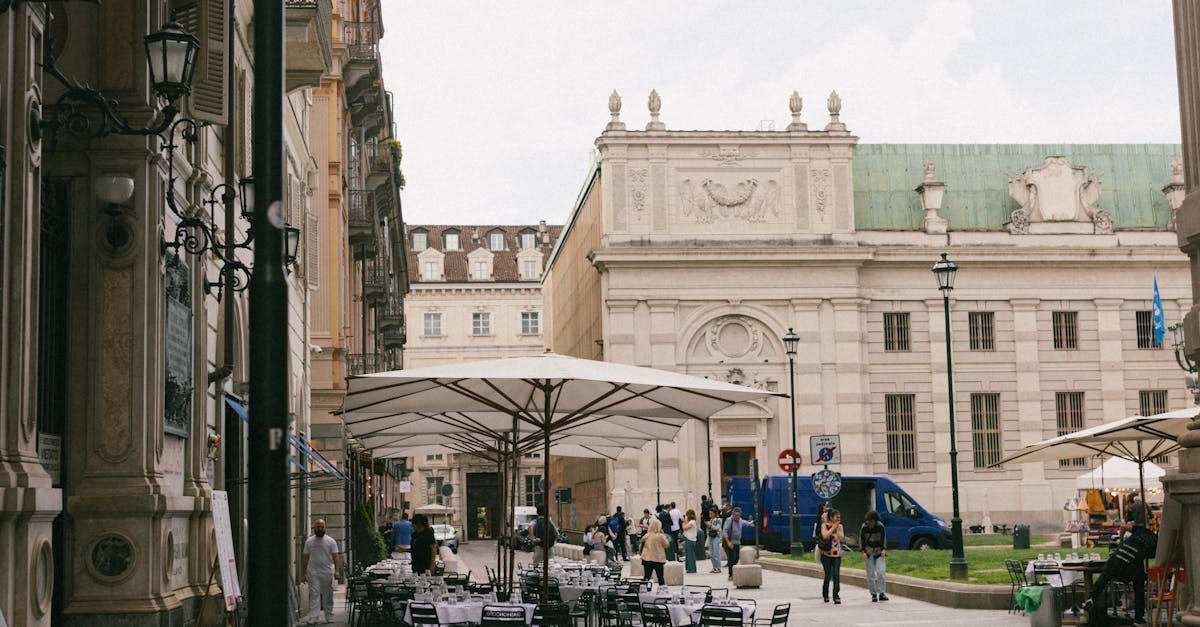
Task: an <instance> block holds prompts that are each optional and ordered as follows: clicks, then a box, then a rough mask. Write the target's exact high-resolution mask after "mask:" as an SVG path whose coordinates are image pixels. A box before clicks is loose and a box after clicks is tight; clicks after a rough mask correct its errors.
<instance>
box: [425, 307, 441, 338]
mask: <svg viewBox="0 0 1200 627" xmlns="http://www.w3.org/2000/svg"><path fill="white" fill-rule="evenodd" d="M421 335H425V336H428V337H441V336H442V314H441V313H439V312H428V311H427V312H425V314H424V315H423V316H422V327H421Z"/></svg>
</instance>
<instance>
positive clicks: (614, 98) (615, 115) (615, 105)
mask: <svg viewBox="0 0 1200 627" xmlns="http://www.w3.org/2000/svg"><path fill="white" fill-rule="evenodd" d="M608 113H609V115H611V116H612V119H611V120H609V121H608V126H607V127H605V128H606V130H610V131H623V130H625V123H624V122H622V121H621V94H618V93H617V90H615V89H614V90H613V93H612V94H611V95H609V97H608Z"/></svg>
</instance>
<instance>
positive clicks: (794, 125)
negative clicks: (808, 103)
mask: <svg viewBox="0 0 1200 627" xmlns="http://www.w3.org/2000/svg"><path fill="white" fill-rule="evenodd" d="M788 109H791V111H792V122H791V124H788V126H787V130H789V131H807V130H808V125H807V124H805V123H804V122H801V121H800V111H802V110H803V109H804V99H803V98H801V97H800V92H798V91H793V92H792V97H791V98H788Z"/></svg>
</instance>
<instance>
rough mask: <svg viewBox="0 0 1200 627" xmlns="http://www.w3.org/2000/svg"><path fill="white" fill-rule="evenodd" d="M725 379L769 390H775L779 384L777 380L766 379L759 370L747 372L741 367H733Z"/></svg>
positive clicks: (733, 382)
mask: <svg viewBox="0 0 1200 627" xmlns="http://www.w3.org/2000/svg"><path fill="white" fill-rule="evenodd" d="M724 379H725V381H727V382H729V383H732V384H734V385H743V386H746V387H748V388H757V389H759V390H766V391H768V392H774V391H775V388H776V387H777V385H778V384H777V382H776V381H774V380H771V379H765V378H763V376H762V375H760V374H759V373H757V372H752V373H749V374H747V373H746V372H745V371H744V370H742V369H741V368H731V369H730V370H729V372H726V373H725V377H724Z"/></svg>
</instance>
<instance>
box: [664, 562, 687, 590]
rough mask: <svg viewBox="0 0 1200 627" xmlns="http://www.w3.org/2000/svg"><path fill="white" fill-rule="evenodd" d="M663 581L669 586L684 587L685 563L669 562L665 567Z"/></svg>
mask: <svg viewBox="0 0 1200 627" xmlns="http://www.w3.org/2000/svg"><path fill="white" fill-rule="evenodd" d="M663 581H664V582H666V584H665V585H668V586H682V585H683V562H667V563H666V565H665V566H664V567H663Z"/></svg>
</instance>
